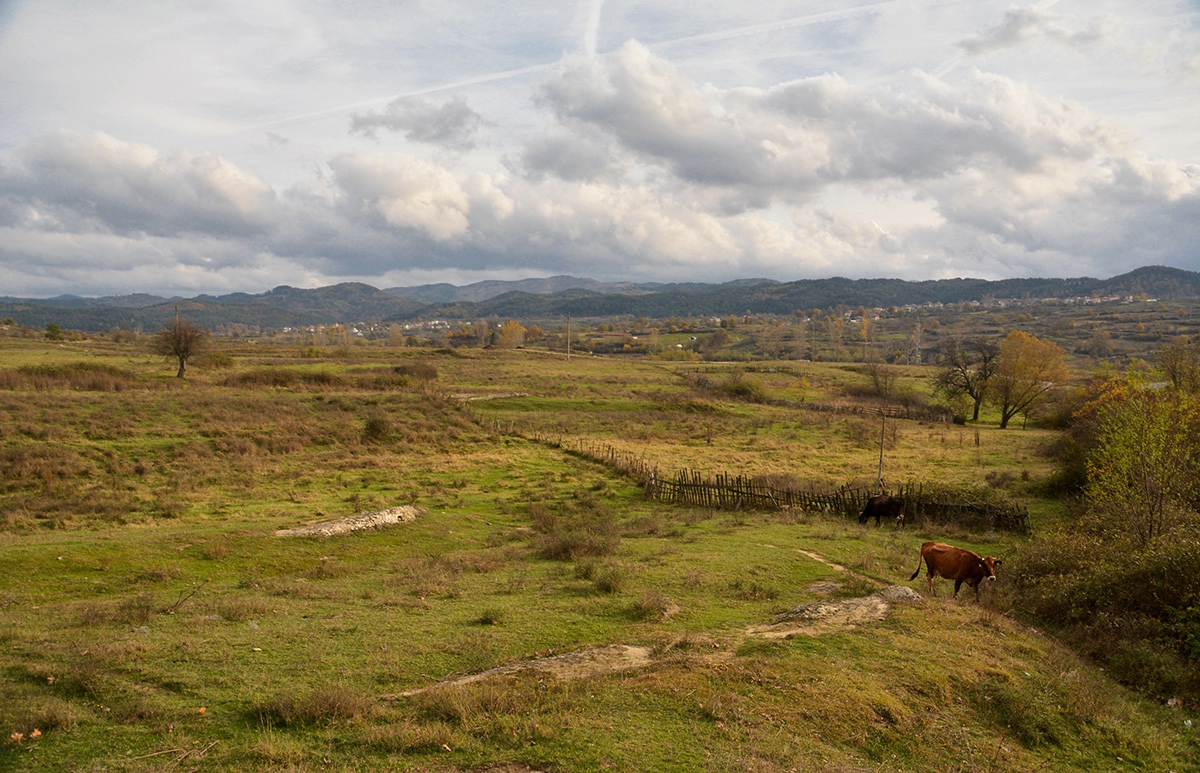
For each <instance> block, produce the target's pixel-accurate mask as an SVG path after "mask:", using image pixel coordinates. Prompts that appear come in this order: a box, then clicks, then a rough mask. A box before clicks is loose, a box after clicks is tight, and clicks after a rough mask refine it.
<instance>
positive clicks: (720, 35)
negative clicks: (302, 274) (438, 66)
mask: <svg viewBox="0 0 1200 773" xmlns="http://www.w3.org/2000/svg"><path fill="white" fill-rule="evenodd" d="M1054 1H1055V2H1057V0H1054ZM902 2H903V0H886V1H885V2H880V3H870V4H868V5H859V6H855V7H854V8H843V9H839V10H836V11H823V12H821V13H813V14H808V15H805V16H796V17H793V18H791V19H779V20H776V21H770V22H763V23H762V24H749V25H746V26H744V27H734V28H733V29H727V30H720V31H717V32H707V33H704V34H703V35H689V36H688V37H684V38H676V39H674V40H664V41H661V42H658V43H652V44H649V45H648V46H647V48H649V49H650V50H652V51H661V50H664V49H671V48H674V47H676V46H684V45H689V44H694V43H708V42H712V41H717V40H729V39H731V38H738V37H747V36H749V35H759V34H762V33H764V32H776V31H778V30H786V29H792V28H793V27H806V26H810V25H813V24H824V23H825V22H831V21H841V20H843V19H854V18H857V17H860V16H871V15H873V14H877V13H879V12H881V11H882V10H883V9H885V8H890V7H892V6H895V5H900V4H902ZM588 3H589V5H588V18H587V26H586V27H585V28H584V34H583V51H584V53H585V54H586V55H587V56H588V57H589V58H595V56H596V44H597V40H598V38H599V33H600V13H601V11H602V9H603V7H604V0H588ZM558 65H559V60H556V61H553V62H548V63H546V64H535V65H531V66H529V67H521V68H519V69H516V70H503V71H501V72H495V73H490V74H488V75H479V76H476V77H473V78H464V79H462V80H457V81H451V82H449V83H440V84H438V85H436V86H427V87H425V88H421V89H413V90H412V91H406V92H404V93H402V94H393V95H392V96H388V97H377V98H375V99H369V100H366V101H363V102H355V103H354V104H350V105H340V106H338V107H331V108H327V109H325V110H317V111H314V112H311V113H303V114H301V115H292V116H288V117H286V118H277V119H275V120H273V121H267V122H265V123H260V124H256V125H254V126H249V127H247V128H246V129H244V130H243V131H246V132H249V131H257V130H259V129H265V128H269V127H272V126H278V125H280V124H285V123H293V122H295V121H305V120H308V119H310V118H320V117H322V116H327V115H334V114H336V113H344V112H347V111H349V110H359V109H362V108H365V107H372V106H375V105H379V104H384V103H388V102H392V101H393V100H397V99H402V98H404V97H418V96H422V95H425V94H434V93H437V92H439V91H451V90H454V89H459V88H464V87H466V86H475V85H478V84H480V83H490V82H492V81H499V80H507V79H509V78H518V77H520V76H522V75H531V74H533V73H538V72H546V71H549V70H552V69H554V68H555V67H557V66H558Z"/></svg>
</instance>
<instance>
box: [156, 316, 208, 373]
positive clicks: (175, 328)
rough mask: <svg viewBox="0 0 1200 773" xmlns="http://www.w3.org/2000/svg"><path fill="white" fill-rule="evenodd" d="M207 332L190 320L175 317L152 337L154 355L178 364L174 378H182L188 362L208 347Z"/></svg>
mask: <svg viewBox="0 0 1200 773" xmlns="http://www.w3.org/2000/svg"><path fill="white" fill-rule="evenodd" d="M208 343H209V335H208V331H207V330H205V329H204V328H202V327H200V326H199V325H197V324H196V323H195V322H192V321H191V320H190V319H186V318H184V317H180V316H178V315H176V317H175V319H174V320H172V321H171V322H168V323H167V324H166V325H164V326H163V328H162V330H159V331H158V333H156V334H155V336H154V344H153V349H154V353H155V354H161V355H162V356H164V357H170V358H171V359H174V360H177V361H178V362H179V372H178V373H176V374H175V377H176V378H183V373H184V371H185V370H186V369H187V364H188V360H190V359H192V358H193V357H195V356H196V355H197V354H199V353H200V352H202V351H204V349H205V348H206V347H207V346H208Z"/></svg>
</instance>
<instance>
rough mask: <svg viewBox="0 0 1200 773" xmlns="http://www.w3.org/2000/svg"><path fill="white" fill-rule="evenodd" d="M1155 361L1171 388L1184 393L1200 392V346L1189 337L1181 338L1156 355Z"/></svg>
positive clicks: (1161, 349) (1160, 349) (1162, 348)
mask: <svg viewBox="0 0 1200 773" xmlns="http://www.w3.org/2000/svg"><path fill="white" fill-rule="evenodd" d="M1154 361H1155V363H1156V364H1157V365H1158V367H1159V368H1161V369H1162V371H1163V373H1165V374H1167V378H1169V379H1170V380H1171V386H1173V387H1175V388H1176V389H1178V390H1181V391H1184V392H1191V393H1195V392H1200V345H1197V344H1196V342H1194V341H1192V340H1191V339H1190V338H1188V336H1179V337H1178V338H1176V339H1175V340H1173V341H1171V342H1170V343H1168V344H1166V345H1164V346H1162V347H1161V348H1159V350H1158V351H1157V352H1156V353H1155V356H1154Z"/></svg>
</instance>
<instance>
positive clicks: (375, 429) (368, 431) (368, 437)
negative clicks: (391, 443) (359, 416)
mask: <svg viewBox="0 0 1200 773" xmlns="http://www.w3.org/2000/svg"><path fill="white" fill-rule="evenodd" d="M391 434H392V423H391V422H390V421H388V420H387V417H385V416H371V417H369V418H368V419H367V421H366V424H365V425H364V426H363V440H365V441H366V442H368V443H382V442H383V441H385V440H387V439H388V437H390V436H391Z"/></svg>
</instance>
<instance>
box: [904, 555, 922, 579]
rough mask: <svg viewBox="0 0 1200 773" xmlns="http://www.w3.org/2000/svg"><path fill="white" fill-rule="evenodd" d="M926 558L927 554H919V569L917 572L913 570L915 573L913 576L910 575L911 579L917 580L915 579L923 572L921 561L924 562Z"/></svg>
mask: <svg viewBox="0 0 1200 773" xmlns="http://www.w3.org/2000/svg"><path fill="white" fill-rule="evenodd" d="M924 560H925V554H924V553H922V554H921V555H919V556H918V557H917V571H915V572H913V573H912V577H909V578H908V579H909V580H915V579H917V576H918V575H920V574H921V562H922V561H924Z"/></svg>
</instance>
